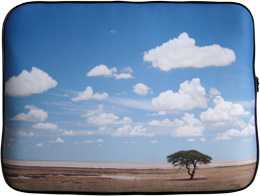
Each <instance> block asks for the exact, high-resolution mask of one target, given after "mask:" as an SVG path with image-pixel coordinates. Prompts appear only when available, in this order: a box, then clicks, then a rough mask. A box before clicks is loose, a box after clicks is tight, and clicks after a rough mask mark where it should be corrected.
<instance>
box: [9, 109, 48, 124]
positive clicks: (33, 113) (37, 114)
mask: <svg viewBox="0 0 260 196" xmlns="http://www.w3.org/2000/svg"><path fill="white" fill-rule="evenodd" d="M24 108H25V109H29V112H28V113H27V114H25V113H21V114H18V115H16V116H15V117H13V118H11V120H16V121H29V122H39V121H45V119H46V118H47V117H48V113H47V112H45V111H43V110H42V109H39V108H37V107H35V106H34V105H26V106H25V107H24Z"/></svg>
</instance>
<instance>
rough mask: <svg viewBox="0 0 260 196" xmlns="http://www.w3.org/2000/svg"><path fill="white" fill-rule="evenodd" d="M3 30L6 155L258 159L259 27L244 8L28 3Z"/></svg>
mask: <svg viewBox="0 0 260 196" xmlns="http://www.w3.org/2000/svg"><path fill="white" fill-rule="evenodd" d="M231 27H232V28H231ZM4 33H5V76H6V77H5V120H6V121H5V142H4V147H5V148H4V156H5V157H7V158H12V159H23V160H63V161H66V160H68V161H114V162H165V161H166V156H167V155H169V154H171V153H174V152H176V151H178V150H189V149H196V150H199V151H201V152H203V153H206V154H208V155H210V156H212V158H213V160H214V161H225V160H241V159H248V158H253V157H256V138H255V125H254V110H255V105H254V100H255V91H254V80H253V43H254V40H253V23H252V18H251V15H250V14H249V12H248V11H247V10H246V9H245V8H243V7H241V6H239V5H235V4H204V5H203V6H202V5H201V4H181V3H178V4H174V3H172V4H169V3H150V4H149V3H145V4H138V5H137V4H127V3H111V4H101V3H99V4H84V3H83V4H71V3H70V4H58V3H57V4H55V3H53V4H41V3H37V4H25V5H23V6H20V7H18V8H16V9H14V10H13V11H12V12H11V14H10V15H9V16H8V19H7V22H6V25H5V32H4Z"/></svg>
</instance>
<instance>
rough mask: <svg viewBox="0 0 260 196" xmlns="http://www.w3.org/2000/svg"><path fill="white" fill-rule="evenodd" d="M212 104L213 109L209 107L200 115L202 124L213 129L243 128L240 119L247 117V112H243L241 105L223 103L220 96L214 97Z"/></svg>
mask: <svg viewBox="0 0 260 196" xmlns="http://www.w3.org/2000/svg"><path fill="white" fill-rule="evenodd" d="M213 102H214V103H215V107H214V108H211V107H210V108H208V109H207V111H205V112H202V113H201V114H200V119H201V121H202V122H203V123H205V124H207V125H208V126H213V127H226V126H240V127H243V126H244V122H243V120H241V119H240V117H242V116H245V115H248V114H249V112H247V111H245V109H244V107H243V106H242V105H240V104H236V103H232V102H230V101H225V100H224V99H223V98H222V97H221V96H216V97H215V98H214V99H213Z"/></svg>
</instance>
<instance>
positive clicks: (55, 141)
mask: <svg viewBox="0 0 260 196" xmlns="http://www.w3.org/2000/svg"><path fill="white" fill-rule="evenodd" d="M50 143H64V140H63V139H61V138H60V137H57V139H56V140H54V141H50Z"/></svg>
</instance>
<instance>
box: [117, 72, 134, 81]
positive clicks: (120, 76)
mask: <svg viewBox="0 0 260 196" xmlns="http://www.w3.org/2000/svg"><path fill="white" fill-rule="evenodd" d="M114 77H115V79H117V80H119V79H129V78H133V76H132V75H131V74H130V73H121V74H114Z"/></svg>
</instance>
